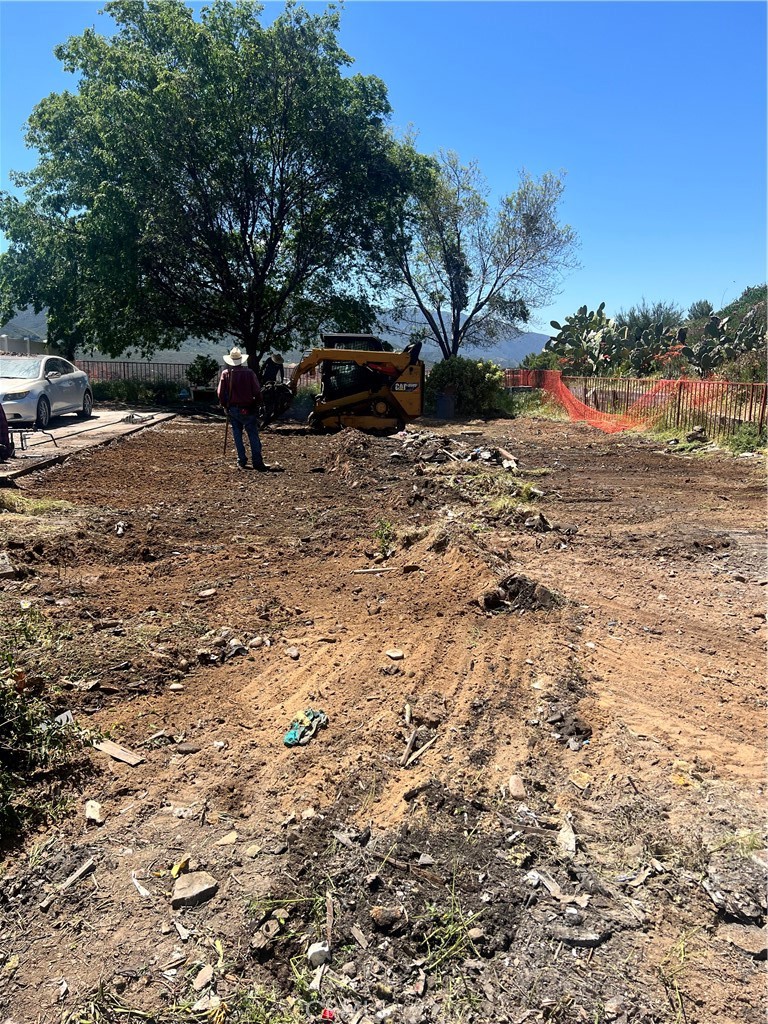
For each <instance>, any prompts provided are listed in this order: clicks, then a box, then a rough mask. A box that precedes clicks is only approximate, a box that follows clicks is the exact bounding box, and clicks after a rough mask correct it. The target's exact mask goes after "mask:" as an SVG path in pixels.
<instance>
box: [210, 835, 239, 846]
mask: <svg viewBox="0 0 768 1024" xmlns="http://www.w3.org/2000/svg"><path fill="white" fill-rule="evenodd" d="M236 842H237V832H234V831H233V832H227V834H226V835H225V836H222V837H221V839H217V840H216V842H215V843H214V846H234V844H235V843H236Z"/></svg>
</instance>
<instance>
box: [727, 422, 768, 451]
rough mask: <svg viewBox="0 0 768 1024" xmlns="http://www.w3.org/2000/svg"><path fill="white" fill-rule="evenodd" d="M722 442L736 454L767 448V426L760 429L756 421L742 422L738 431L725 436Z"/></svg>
mask: <svg viewBox="0 0 768 1024" xmlns="http://www.w3.org/2000/svg"><path fill="white" fill-rule="evenodd" d="M722 443H723V446H724V447H725V448H728V449H729V450H730V451H732V452H733V454H734V455H741V454H742V453H743V452H754V451H757V450H758V448H765V446H766V444H768V432H767V431H766V428H765V427H763V429H762V430H758V429H757V427H756V426H755V424H754V423H742V425H741V426H740V427H739V429H738V430H737V431H736V433H735V434H731V435H730V436H729V437H726V438H724V440H723V442H722Z"/></svg>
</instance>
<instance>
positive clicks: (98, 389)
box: [91, 380, 181, 405]
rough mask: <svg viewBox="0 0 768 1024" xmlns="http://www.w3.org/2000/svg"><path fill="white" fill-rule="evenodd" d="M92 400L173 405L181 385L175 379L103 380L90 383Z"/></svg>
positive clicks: (129, 403) (177, 398) (127, 403)
mask: <svg viewBox="0 0 768 1024" xmlns="http://www.w3.org/2000/svg"><path fill="white" fill-rule="evenodd" d="M91 390H92V391H93V400H94V402H124V403H125V404H126V405H173V404H174V403H176V402H178V400H179V392H180V391H181V385H180V384H179V382H178V381H175V380H103V381H94V382H92V383H91Z"/></svg>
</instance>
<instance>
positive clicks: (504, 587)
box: [475, 573, 565, 612]
mask: <svg viewBox="0 0 768 1024" xmlns="http://www.w3.org/2000/svg"><path fill="white" fill-rule="evenodd" d="M564 601H565V598H564V597H563V596H562V595H561V594H558V593H557V592H556V591H554V590H550V589H549V588H548V587H545V586H544V584H543V583H539V582H537V581H536V580H532V579H529V578H528V577H527V576H523V575H522V574H519V573H515V574H513V575H511V576H505V577H504V578H503V579H501V580H499V582H498V584H497V585H496V586H495V587H493V588H491V589H490V590H485V591H483V593H482V594H480V596H479V597H478V598H477V599H476V601H475V604H478V605H479V606H480V607H481V608H482V609H484V610H485V611H488V612H500V611H519V610H522V611H531V612H535V611H549V610H550V609H552V608H556V607H557V606H558V605H561V604H563V603H564Z"/></svg>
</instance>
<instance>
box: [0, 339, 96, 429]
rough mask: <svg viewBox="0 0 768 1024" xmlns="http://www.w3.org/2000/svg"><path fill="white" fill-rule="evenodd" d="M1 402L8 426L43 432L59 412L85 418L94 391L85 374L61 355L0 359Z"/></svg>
mask: <svg viewBox="0 0 768 1024" xmlns="http://www.w3.org/2000/svg"><path fill="white" fill-rule="evenodd" d="M0 403H2V406H3V410H4V411H5V416H6V419H7V420H8V425H9V426H11V427H12V426H14V424H16V423H18V424H22V423H32V424H34V426H35V427H37V428H38V429H39V430H46V429H47V428H48V424H49V423H50V422H51V418H52V417H53V416H59V415H60V414H61V413H65V412H74V413H77V415H78V416H80V418H81V419H88V417H89V416H90V415H91V411H92V410H93V392H92V391H91V385H90V383H89V381H88V374H87V373H85V372H84V371H83V370H78V368H77V367H76V366H73V365H72V363H70V362H68V361H67V360H66V359H62V358H61V357H60V356H0Z"/></svg>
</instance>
